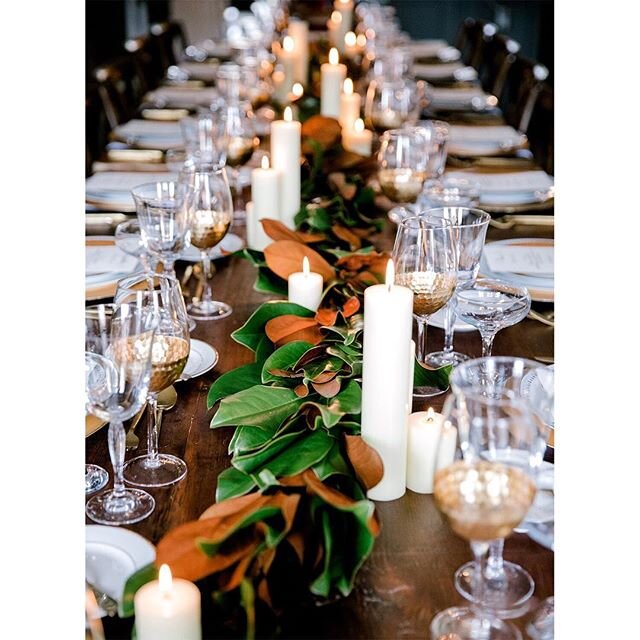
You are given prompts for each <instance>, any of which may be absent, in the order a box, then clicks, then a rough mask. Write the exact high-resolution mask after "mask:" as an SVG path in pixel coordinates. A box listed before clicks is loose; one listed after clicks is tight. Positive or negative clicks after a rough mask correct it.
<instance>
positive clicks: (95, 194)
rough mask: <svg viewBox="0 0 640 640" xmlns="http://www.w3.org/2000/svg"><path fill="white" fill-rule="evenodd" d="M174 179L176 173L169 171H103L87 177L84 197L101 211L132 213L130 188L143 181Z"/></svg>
mask: <svg viewBox="0 0 640 640" xmlns="http://www.w3.org/2000/svg"><path fill="white" fill-rule="evenodd" d="M175 179H176V174H173V173H169V172H164V173H152V172H139V171H104V172H100V173H95V174H93V175H92V176H89V177H88V178H87V180H86V183H85V198H86V201H87V204H90V205H92V206H94V207H96V208H97V209H101V210H103V211H122V212H125V213H133V212H135V210H136V207H135V203H134V201H133V196H132V195H131V189H133V188H134V187H137V186H138V185H140V184H144V183H145V182H160V181H163V180H175Z"/></svg>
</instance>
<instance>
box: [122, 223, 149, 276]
mask: <svg viewBox="0 0 640 640" xmlns="http://www.w3.org/2000/svg"><path fill="white" fill-rule="evenodd" d="M115 238H116V246H117V247H118V248H119V249H120V250H122V251H124V252H125V253H127V254H129V255H130V256H133V257H134V258H137V260H138V262H139V263H140V265H141V266H142V268H143V269H144V271H154V269H155V265H153V264H152V263H151V256H150V255H149V252H148V250H147V243H146V240H145V236H144V232H143V231H142V229H141V228H140V220H137V219H136V220H125V221H124V222H121V223H120V224H119V225H118V226H117V227H116V232H115Z"/></svg>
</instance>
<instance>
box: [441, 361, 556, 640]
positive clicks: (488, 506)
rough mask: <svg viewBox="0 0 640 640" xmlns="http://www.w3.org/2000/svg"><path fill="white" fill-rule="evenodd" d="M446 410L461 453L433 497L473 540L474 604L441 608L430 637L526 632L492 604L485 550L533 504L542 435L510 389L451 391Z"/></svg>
mask: <svg viewBox="0 0 640 640" xmlns="http://www.w3.org/2000/svg"><path fill="white" fill-rule="evenodd" d="M461 366H464V365H461ZM443 412H444V413H443V415H444V416H445V420H448V421H449V422H451V423H452V424H453V425H454V426H456V427H457V429H458V434H459V437H460V444H461V450H462V455H463V460H460V461H457V462H454V463H453V464H452V465H450V466H448V467H445V468H444V469H440V470H439V471H437V472H436V476H435V482H434V497H435V500H436V503H437V505H438V508H439V509H440V510H441V511H442V512H443V513H444V514H445V515H446V516H447V518H448V520H449V523H450V524H451V527H452V528H453V530H454V531H455V532H456V533H457V534H458V535H459V536H461V537H462V538H464V539H466V540H469V542H470V543H471V549H472V552H473V555H474V558H475V562H474V563H472V564H471V565H470V566H471V592H472V593H471V597H472V599H473V605H472V606H468V607H452V608H449V609H446V610H445V611H441V612H440V613H439V614H437V615H436V617H435V618H434V619H433V621H432V622H431V634H432V637H433V638H443V637H444V638H456V639H457V640H466V639H468V640H472V639H473V640H477V639H478V638H483V639H488V640H495V639H517V638H521V637H522V636H521V634H520V632H519V631H518V630H517V629H516V627H514V626H513V625H511V624H510V623H508V622H504V621H503V620H500V619H499V618H497V617H496V616H495V615H494V614H493V613H492V612H491V610H490V609H489V608H487V605H486V597H487V596H486V593H487V582H488V581H487V552H488V551H489V547H490V543H491V541H493V540H496V539H500V538H505V537H506V536H508V535H509V534H510V533H511V532H512V531H513V529H514V527H515V526H517V524H518V523H519V522H521V521H522V519H523V518H524V516H525V515H526V513H527V512H528V511H529V509H530V507H531V505H532V503H533V500H534V498H535V495H536V484H535V470H536V469H537V467H538V466H539V465H540V462H541V461H542V456H543V454H544V449H545V442H544V438H543V437H542V434H541V432H540V430H539V429H538V427H537V425H536V423H535V421H534V419H533V415H532V413H531V411H530V408H529V407H528V406H527V404H526V403H525V402H524V401H523V400H522V398H519V397H518V396H517V395H516V394H514V393H512V392H510V391H505V392H503V393H501V394H499V395H493V396H491V397H488V396H486V395H474V394H464V395H459V394H454V395H452V396H450V397H449V398H448V400H447V402H446V403H445V407H444V409H443Z"/></svg>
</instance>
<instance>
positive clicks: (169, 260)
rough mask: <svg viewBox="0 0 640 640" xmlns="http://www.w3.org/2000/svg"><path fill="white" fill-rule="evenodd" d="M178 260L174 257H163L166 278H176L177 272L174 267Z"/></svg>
mask: <svg viewBox="0 0 640 640" xmlns="http://www.w3.org/2000/svg"><path fill="white" fill-rule="evenodd" d="M175 262H176V260H175V258H174V257H173V256H167V255H164V256H162V273H163V275H165V276H171V277H172V278H175V277H176V272H175V269H174V268H173V265H174V264H175Z"/></svg>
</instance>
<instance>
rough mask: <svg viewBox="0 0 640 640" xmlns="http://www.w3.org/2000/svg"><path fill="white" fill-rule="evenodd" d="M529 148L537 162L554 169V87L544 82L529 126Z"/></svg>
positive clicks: (537, 95) (546, 167)
mask: <svg viewBox="0 0 640 640" xmlns="http://www.w3.org/2000/svg"><path fill="white" fill-rule="evenodd" d="M526 133H527V137H528V138H529V148H530V149H531V152H532V153H533V157H534V159H535V160H536V162H537V163H538V164H539V165H540V166H541V167H542V168H543V169H544V170H545V171H546V172H547V173H550V174H553V171H554V147H555V145H554V113H553V88H552V87H551V86H549V85H548V84H546V83H545V84H542V85H541V86H540V88H539V90H538V91H537V94H536V100H535V103H534V105H533V107H532V109H531V117H530V120H529V123H528V126H527V130H526Z"/></svg>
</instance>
